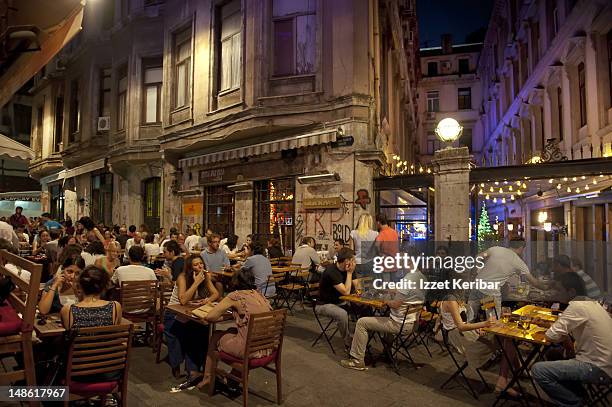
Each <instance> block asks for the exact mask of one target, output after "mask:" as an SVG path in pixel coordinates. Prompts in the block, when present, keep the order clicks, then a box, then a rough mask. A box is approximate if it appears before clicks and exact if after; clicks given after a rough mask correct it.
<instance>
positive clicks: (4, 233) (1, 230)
mask: <svg viewBox="0 0 612 407" xmlns="http://www.w3.org/2000/svg"><path fill="white" fill-rule="evenodd" d="M0 238H2V239H6V240H8V241H9V242H11V244H12V245H13V247H16V248H17V249H19V238H18V237H17V234H16V233H15V231H14V230H13V227H12V226H11V225H9V224H8V223H6V222H3V221H1V220H0Z"/></svg>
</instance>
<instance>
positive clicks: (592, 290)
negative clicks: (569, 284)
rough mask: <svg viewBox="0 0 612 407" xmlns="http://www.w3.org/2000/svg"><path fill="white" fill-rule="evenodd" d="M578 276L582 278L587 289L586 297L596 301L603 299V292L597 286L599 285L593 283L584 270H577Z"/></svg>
mask: <svg viewBox="0 0 612 407" xmlns="http://www.w3.org/2000/svg"><path fill="white" fill-rule="evenodd" d="M576 274H578V275H579V276H580V278H581V279H582V281H583V282H584V287H585V288H586V291H587V292H586V295H587V297H589V298H592V299H594V300H596V299H599V298H601V291H600V290H599V287H598V286H597V283H596V282H595V281H593V279H592V278H591V276H589V275H588V274H587V273H585V272H584V270H577V271H576Z"/></svg>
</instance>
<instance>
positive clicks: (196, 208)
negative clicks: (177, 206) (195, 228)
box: [183, 198, 204, 216]
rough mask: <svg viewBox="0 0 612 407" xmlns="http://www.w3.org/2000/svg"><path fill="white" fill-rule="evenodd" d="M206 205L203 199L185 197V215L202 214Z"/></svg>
mask: <svg viewBox="0 0 612 407" xmlns="http://www.w3.org/2000/svg"><path fill="white" fill-rule="evenodd" d="M203 209H204V205H203V202H202V200H201V199H198V198H194V199H184V200H183V216H198V215H201V214H202V210H203Z"/></svg>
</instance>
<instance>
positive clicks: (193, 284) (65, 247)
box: [0, 208, 612, 405]
mask: <svg viewBox="0 0 612 407" xmlns="http://www.w3.org/2000/svg"><path fill="white" fill-rule="evenodd" d="M240 243H241V242H240V240H239V237H238V236H236V235H233V234H230V235H228V236H221V235H220V234H218V233H215V231H213V230H210V229H208V230H206V233H205V235H204V236H199V235H198V234H197V233H195V231H193V230H190V231H188V233H186V235H185V234H183V233H180V232H179V231H178V230H177V229H175V228H172V229H170V230H169V232H168V233H166V231H165V229H164V228H160V229H159V230H157V231H155V232H152V231H149V230H148V228H147V227H146V226H145V225H141V226H140V227H139V228H137V227H136V226H135V225H130V226H126V225H116V226H114V227H106V226H105V225H103V224H97V225H96V224H95V223H94V222H93V220H91V219H90V218H88V217H82V218H81V219H79V221H78V222H76V223H75V224H74V225H73V224H72V221H71V220H70V219H69V218H67V219H66V220H64V221H62V222H58V221H56V220H53V219H51V216H50V215H49V214H48V213H44V214H42V215H41V216H40V217H39V218H37V219H31V218H26V217H25V216H24V215H23V214H22V211H21V208H17V211H16V213H15V214H14V215H13V216H11V217H10V219H9V220H8V222H3V221H0V249H7V250H11V251H13V252H16V253H18V252H22V253H23V252H27V253H30V254H31V255H33V256H37V255H41V254H44V255H45V256H46V257H48V258H49V259H50V260H51V264H52V265H54V266H53V267H52V270H50V273H49V274H50V278H49V279H48V281H47V282H46V283H45V286H44V289H43V290H42V294H41V297H40V301H39V303H38V309H39V311H40V313H41V314H43V315H44V314H49V313H60V315H61V321H62V323H63V324H64V326H65V327H66V328H67V329H71V328H75V327H91V326H103V325H113V324H118V323H119V321H120V320H121V315H122V307H121V304H120V303H119V302H117V301H116V298H113V297H112V296H111V295H109V292H112V288H113V287H121V284H122V283H123V282H126V281H160V282H161V283H162V284H164V285H165V286H167V287H171V290H172V291H171V297H170V300H169V305H174V304H181V305H187V304H190V305H192V306H202V305H206V304H211V305H213V307H212V310H211V311H210V312H209V313H208V316H207V317H206V318H207V319H209V320H210V321H214V320H216V318H218V317H219V316H220V315H222V314H223V313H225V312H227V311H228V310H234V311H235V312H234V313H233V315H234V318H235V322H236V327H237V329H233V330H229V331H223V332H215V333H214V334H213V335H212V340H211V341H210V342H209V341H208V340H206V338H208V336H209V332H208V326H206V325H202V324H198V323H196V322H193V321H189V322H184V321H179V320H178V319H177V318H176V315H175V314H174V313H172V312H166V313H165V314H164V317H163V326H164V335H165V337H166V342H167V346H168V363H169V365H170V367H171V369H172V372H173V375H174V376H175V377H176V378H179V377H180V376H181V367H182V366H183V365H184V366H185V374H186V376H187V381H186V382H185V383H184V384H183V385H182V387H181V388H185V387H190V386H195V385H196V384H197V385H198V386H199V387H205V386H207V385H208V384H209V383H210V379H211V375H212V372H214V371H215V366H213V364H214V358H213V357H212V352H214V351H215V350H222V351H223V352H225V353H228V354H230V355H233V356H235V357H237V358H242V357H243V356H244V355H242V354H241V352H242V351H243V348H244V341H245V336H246V335H245V332H246V331H245V330H246V326H247V323H248V318H249V315H251V314H253V313H259V312H265V311H269V310H271V309H272V298H274V296H275V295H276V288H275V286H274V285H273V284H272V285H270V283H269V280H270V279H269V277H270V276H272V275H273V270H272V261H271V260H272V259H276V258H282V257H283V256H284V254H285V252H284V250H283V248H282V247H281V245H280V242H279V240H278V239H277V238H276V237H272V238H270V239H269V240H267V241H261V240H259V239H256V237H255V236H254V235H248V236H246V237H245V240H244V242H243V243H242V244H240ZM300 243H301V244H300V245H299V246H298V247H297V249H296V250H295V252H294V253H293V256H292V257H291V259H290V261H291V263H293V264H295V265H299V266H300V267H301V268H302V269H303V270H308V271H310V276H309V281H310V282H311V283H314V282H316V283H318V284H319V297H318V298H317V300H316V312H317V313H318V314H319V315H321V316H326V317H328V318H330V319H331V320H332V321H333V322H334V323H335V324H336V326H337V328H338V331H339V333H340V336H341V338H342V340H343V342H344V346H345V352H346V355H347V358H345V359H343V360H342V361H341V362H340V364H341V366H343V367H345V368H349V369H354V370H367V367H366V361H365V356H366V350H367V345H368V339H369V337H370V335H371V334H372V333H379V334H381V335H383V336H386V337H388V336H392V335H396V334H399V333H400V331H402V330H403V332H409V331H412V330H413V329H414V328H415V326H416V325H417V324H418V320H417V316H418V313H412V312H409V310H411V309H413V308H414V307H415V306H416V307H421V308H422V305H424V304H425V303H426V302H427V295H428V294H427V293H426V292H425V291H424V290H423V289H422V287H423V285H422V284H419V283H418V282H419V281H424V280H426V279H427V278H428V277H427V275H426V274H427V273H425V270H420V269H419V268H418V267H416V266H415V264H414V263H411V265H410V266H409V267H403V268H397V267H386V269H385V270H384V272H383V273H382V275H381V276H380V278H382V279H385V280H389V281H394V282H396V283H402V282H403V283H405V284H396V287H398V288H397V289H395V290H387V291H386V292H385V294H386V296H385V298H384V304H385V305H386V306H388V309H389V311H390V312H389V314H388V316H371V315H370V316H363V317H361V318H359V319H358V320H357V321H356V324H355V327H354V330H353V331H351V329H350V323H349V316H348V308H347V304H346V303H345V301H343V299H342V298H341V297H342V296H346V295H349V294H351V293H354V292H357V293H358V294H360V293H362V292H363V290H364V288H365V287H364V281H365V280H364V277H371V276H372V270H373V267H372V263H373V259H374V258H375V256H391V257H394V256H395V255H396V254H397V253H398V251H399V250H400V246H399V237H398V234H397V232H396V230H395V229H394V228H392V227H390V225H389V221H388V220H387V219H386V218H385V216H384V215H382V214H379V215H377V216H376V217H375V218H372V216H371V215H369V214H362V215H361V216H360V217H359V219H358V222H357V226H356V228H355V230H353V231H352V232H351V233H350V239H349V241H348V242H345V241H343V240H342V239H340V238H337V239H335V240H334V245H333V248H331V249H330V251H329V253H327V254H326V255H324V256H322V255H321V253H320V252H317V250H316V242H315V239H314V238H312V237H304V238H302V239H301V242H300ZM524 248H525V242H524V241H523V240H521V239H513V240H512V241H510V242H509V244H508V245H507V247H502V246H494V247H491V248H489V249H487V250H486V251H484V252H483V253H481V255H482V256H483V257H484V258H485V266H484V267H483V268H482V269H480V270H479V271H478V273H477V275H476V277H477V278H478V279H480V280H482V281H486V282H495V283H499V284H498V286H504V285H505V284H506V283H507V282H508V281H509V280H510V278H512V277H514V276H520V277H521V278H522V279H524V280H525V281H526V282H528V283H529V284H531V285H533V286H536V287H540V288H542V289H550V288H551V287H552V286H553V285H554V286H555V289H556V290H557V293H559V294H558V295H559V297H558V298H559V299H560V301H563V302H565V303H566V304H569V305H568V307H567V309H566V310H565V312H564V313H563V314H562V316H561V317H560V318H559V319H558V320H557V322H555V323H554V324H552V325H551V326H550V329H548V331H546V333H545V337H546V338H547V339H548V340H549V341H550V342H561V341H567V340H568V338H572V337H573V338H574V340H576V342H577V346H576V349H575V356H574V357H573V358H569V359H566V360H556V361H553V360H548V361H544V362H538V363H537V364H535V366H534V368H533V377H534V379H535V380H536V381H537V383H539V384H540V386H541V387H542V388H543V389H544V390H545V392H546V393H547V394H548V395H549V397H550V398H551V399H552V400H553V401H555V402H557V403H559V404H560V405H578V404H577V403H578V402H579V401H580V399H581V396H580V394H579V393H578V392H577V391H576V390H575V386H574V384H575V383H577V382H585V381H586V382H595V383H609V382H610V377H612V343H611V339H610V336H609V333H610V332H611V328H612V319H610V316H609V315H608V314H607V313H606V312H605V311H604V310H603V308H602V307H601V306H600V305H599V304H598V303H597V302H596V301H593V300H592V299H597V298H599V297H600V296H601V292H600V291H599V289H598V287H597V285H596V284H595V283H594V282H593V280H592V279H591V277H589V275H588V274H587V273H585V272H584V271H583V267H582V264H581V262H580V260H579V259H577V258H573V259H571V258H569V257H568V256H565V255H559V256H557V257H556V258H555V259H554V262H553V264H554V266H553V271H554V274H555V276H556V278H555V280H553V281H546V282H545V281H543V280H541V279H538V278H536V277H535V276H533V275H532V274H531V273H530V271H529V268H528V266H527V265H526V263H525V262H524V260H523V259H522V255H523V251H524ZM442 249H443V250H442ZM442 249H440V248H439V250H437V253H439V254H442V255H446V254H448V249H447V248H442ZM227 272H230V275H231V283H230V284H227V282H225V284H224V280H223V278H222V276H223V275H226V274H227ZM408 282H413V283H416V284H414V285H413V287H417V288H407V287H411V285H410V284H408ZM439 295H440V297H439V298H438V300H440V301H438V305H437V307H438V310H439V315H440V318H439V321H440V327H441V329H442V330H444V332H445V333H446V334H447V335H448V338H449V340H450V341H451V342H452V343H453V346H455V347H456V348H457V349H461V350H462V353H464V354H465V356H466V358H467V360H468V361H469V364H470V366H473V367H479V366H481V365H482V364H484V363H485V362H487V361H488V360H490V359H491V356H492V355H494V354H495V352H496V351H497V349H498V344H497V343H496V342H494V341H493V340H492V337H491V335H486V334H485V333H484V332H483V331H482V329H484V328H487V327H491V326H492V325H494V324H496V323H498V321H496V318H495V317H491V318H484V320H479V318H478V314H479V312H480V305H481V301H482V299H483V298H485V297H492V298H493V300H494V301H495V310H496V312H495V315H497V316H499V315H502V301H503V298H502V294H501V291H500V290H490V289H482V290H471V291H470V292H468V293H464V292H459V293H458V292H445V293H441V294H440V293H439ZM588 297H591V300H589V298H588ZM209 346H210V348H209ZM502 346H503V347H504V350H505V351H506V354H507V355H509V357H508V358H506V359H502V361H501V366H500V374H499V378H498V381H497V383H496V386H495V388H496V391H502V390H503V389H504V388H505V387H506V384H507V381H508V375H509V370H510V369H509V368H510V364H512V363H514V362H515V361H516V355H514V350H513V348H512V347H511V346H509V342H508V341H505V342H504V345H502ZM265 355H266V351H265V350H264V351H261V355H260V356H265ZM202 373H203V376H202ZM506 392H507V393H508V394H509V395H511V396H515V397H518V396H519V394H518V393H517V390H515V389H508V390H506Z"/></svg>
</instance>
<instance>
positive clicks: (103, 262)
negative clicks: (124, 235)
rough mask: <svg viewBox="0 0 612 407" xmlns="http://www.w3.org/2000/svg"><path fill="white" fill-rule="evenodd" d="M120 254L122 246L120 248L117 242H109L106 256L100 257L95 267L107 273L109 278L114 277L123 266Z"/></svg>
mask: <svg viewBox="0 0 612 407" xmlns="http://www.w3.org/2000/svg"><path fill="white" fill-rule="evenodd" d="M120 253H121V246H119V243H118V242H115V241H112V242H109V244H108V246H107V247H106V255H105V256H102V257H99V258H98V259H97V260H96V261H95V262H94V265H95V266H96V267H99V268H101V269H102V270H104V271H106V272H107V273H108V275H109V277H112V275H113V273H114V272H115V269H116V268H117V267H119V266H120V265H121V261H120V260H119V254H120Z"/></svg>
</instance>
